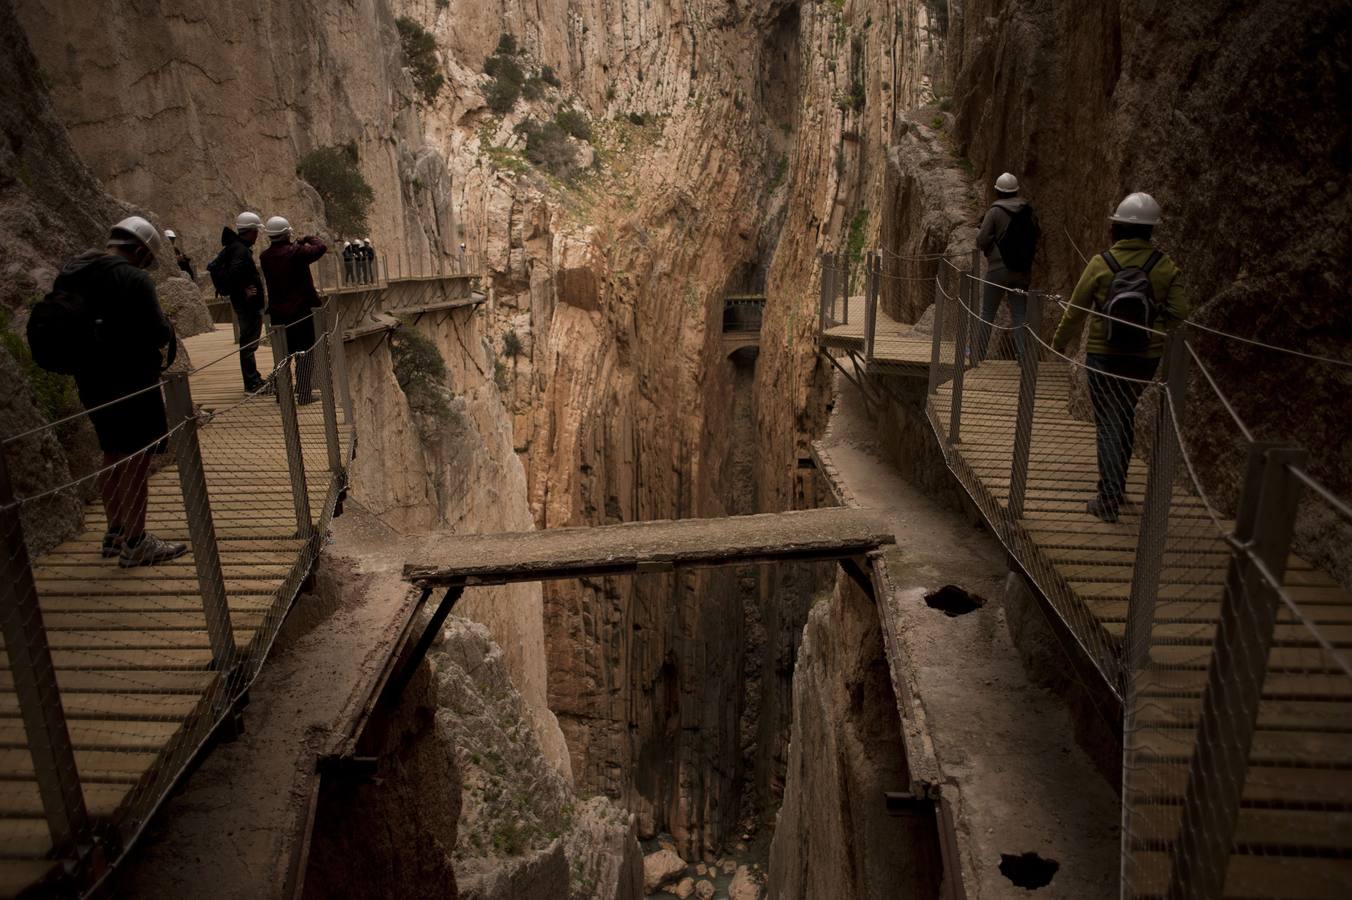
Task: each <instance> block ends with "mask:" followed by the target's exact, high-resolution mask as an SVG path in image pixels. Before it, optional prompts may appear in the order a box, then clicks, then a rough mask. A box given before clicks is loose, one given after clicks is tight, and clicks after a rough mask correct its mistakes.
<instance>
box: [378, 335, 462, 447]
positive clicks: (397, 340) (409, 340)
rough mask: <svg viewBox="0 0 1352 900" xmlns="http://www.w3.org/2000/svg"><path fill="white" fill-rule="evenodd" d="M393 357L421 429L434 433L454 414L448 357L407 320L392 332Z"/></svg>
mask: <svg viewBox="0 0 1352 900" xmlns="http://www.w3.org/2000/svg"><path fill="white" fill-rule="evenodd" d="M390 358H391V360H392V361H393V363H394V380H395V381H397V382H399V389H400V390H402V391H403V392H404V396H405V397H406V398H408V408H409V410H410V411H411V412H412V413H413V417H414V420H415V421H416V422H417V424H418V430H419V432H420V433H421V434H422V435H423V436H424V437H430V436H431V435H432V434H433V433H434V432H435V431H436V430H437V429H438V428H440V426H441V425H443V424H445V423H446V422H447V421H449V420H450V418H451V406H450V404H449V403H448V402H447V400H446V394H447V392H448V389H447V385H446V362H445V360H443V359H442V358H441V354H440V353H438V352H437V346H436V344H434V343H432V342H431V341H430V340H428V339H427V338H426V337H424V336H423V335H422V334H421V333H420V332H419V331H418V330H417V329H416V328H413V327H411V326H409V325H407V324H406V325H405V326H404V327H402V328H398V329H396V330H394V331H393V332H391V333H390Z"/></svg>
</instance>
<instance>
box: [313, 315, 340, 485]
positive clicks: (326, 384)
mask: <svg viewBox="0 0 1352 900" xmlns="http://www.w3.org/2000/svg"><path fill="white" fill-rule="evenodd" d="M315 324H316V326H318V329H317V330H318V331H319V333H318V334H317V335H315V351H314V352H315V370H316V371H318V372H319V373H320V376H321V377H322V378H323V381H322V382H320V388H321V390H320V392H319V393H320V397H319V402H320V403H321V404H322V405H323V407H324V444H325V446H326V447H328V451H329V471H330V472H332V473H333V477H334V478H335V479H341V478H342V476H343V448H342V445H341V444H339V443H338V406H337V404H336V403H335V402H334V396H333V392H334V387H335V385H336V384H337V381H338V379H337V376H336V375H335V374H334V370H333V366H332V365H330V361H331V357H330V354H329V338H330V335H331V329H332V327H333V326H332V316H331V314H330V310H329V307H328V305H327V304H326V305H325V306H322V307H320V308H319V309H317V310H315Z"/></svg>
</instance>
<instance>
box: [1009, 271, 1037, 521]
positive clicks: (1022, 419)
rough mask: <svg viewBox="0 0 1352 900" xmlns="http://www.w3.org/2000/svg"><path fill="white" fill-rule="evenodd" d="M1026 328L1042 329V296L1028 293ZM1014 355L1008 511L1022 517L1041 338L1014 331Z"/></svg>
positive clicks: (1031, 440) (1013, 516)
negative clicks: (1014, 402)
mask: <svg viewBox="0 0 1352 900" xmlns="http://www.w3.org/2000/svg"><path fill="white" fill-rule="evenodd" d="M1024 328H1026V329H1028V330H1029V331H1030V332H1032V333H1033V334H1035V335H1036V334H1041V333H1042V298H1041V297H1040V296H1038V295H1037V294H1029V295H1028V317H1027V321H1026V322H1025V324H1024ZM1014 348H1015V355H1016V356H1017V357H1018V360H1019V412H1018V418H1017V419H1016V420H1015V423H1014V463H1013V466H1012V468H1011V469H1010V473H1009V514H1010V516H1011V517H1012V518H1014V519H1021V518H1023V501H1024V498H1025V496H1026V494H1027V493H1028V461H1029V457H1030V456H1031V454H1032V447H1033V411H1034V404H1035V401H1036V400H1037V367H1038V356H1039V354H1038V342H1037V341H1036V340H1033V339H1028V338H1026V336H1025V335H1023V334H1021V333H1020V334H1017V335H1015V339H1014Z"/></svg>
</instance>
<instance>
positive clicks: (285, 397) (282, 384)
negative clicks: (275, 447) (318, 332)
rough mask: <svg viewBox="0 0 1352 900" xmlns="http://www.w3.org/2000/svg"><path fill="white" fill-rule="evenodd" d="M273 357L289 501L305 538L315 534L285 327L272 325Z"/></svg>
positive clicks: (270, 334)
mask: <svg viewBox="0 0 1352 900" xmlns="http://www.w3.org/2000/svg"><path fill="white" fill-rule="evenodd" d="M268 332H269V336H270V337H271V339H272V358H273V360H274V361H275V363H276V364H277V382H276V388H277V405H278V407H279V408H280V409H281V413H282V438H283V441H284V443H285V445H286V467H287V470H288V471H289V472H290V474H291V500H292V503H293V505H294V506H295V510H296V536H297V537H301V538H308V537H310V535H311V534H313V533H314V521H313V520H312V519H311V518H310V493H309V490H308V489H307V488H306V485H305V456H304V453H303V451H302V445H301V441H300V420H299V418H298V417H297V414H296V395H295V392H294V391H293V390H292V377H291V360H290V359H288V358H287V348H286V329H285V328H284V327H281V326H277V327H273V326H272V324H271V323H270V322H269V327H268Z"/></svg>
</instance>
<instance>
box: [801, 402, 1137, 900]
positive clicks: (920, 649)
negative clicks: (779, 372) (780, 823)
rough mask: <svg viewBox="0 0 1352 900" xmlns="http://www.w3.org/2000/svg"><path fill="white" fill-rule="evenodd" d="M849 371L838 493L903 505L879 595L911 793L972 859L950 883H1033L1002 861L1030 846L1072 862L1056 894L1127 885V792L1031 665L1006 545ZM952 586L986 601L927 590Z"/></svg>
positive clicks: (948, 852) (827, 468) (974, 886)
mask: <svg viewBox="0 0 1352 900" xmlns="http://www.w3.org/2000/svg"><path fill="white" fill-rule="evenodd" d="M837 381H838V386H837V388H838V399H837V403H836V407H835V411H834V413H833V416H832V422H831V425H830V428H829V430H828V432H827V435H826V436H825V437H824V438H823V439H822V440H821V441H818V442H816V443H815V444H814V447H813V454H814V457H815V458H816V460H817V464H818V468H819V470H820V472H821V473H822V475H823V477H824V478H825V480H826V481H827V483H828V484H829V486H830V489H831V491H832V492H833V493H834V494H835V496H836V499H837V500H838V502H840V503H841V504H842V505H844V506H854V507H860V506H862V507H867V508H869V509H870V510H871V511H872V512H874V513H875V514H879V515H882V516H884V517H886V518H888V519H889V520H890V521H891V523H892V526H893V528H894V530H895V534H896V536H897V543H896V545H895V546H892V547H887V548H883V549H882V550H880V551H879V552H877V553H875V554H872V556H871V561H872V564H873V565H872V579H873V586H874V595H875V598H876V608H877V611H878V615H879V620H880V625H881V628H882V631H883V635H884V644H885V647H886V652H887V656H888V660H887V662H888V669H889V672H890V674H891V682H892V686H893V691H894V693H895V697H896V703H897V710H898V714H899V717H900V720H901V727H902V731H903V735H902V737H903V740H904V744H905V751H906V755H907V769H908V772H909V776H910V792H911V793H912V794H914V795H916V796H917V797H923V798H929V799H932V800H934V801H936V813H937V815H938V818H939V823H938V824H939V827H940V828H941V829H950V828H951V830H950V831H949V832H948V834H947V835H945V834H943V833H941V835H940V841H941V843H943V842H944V841H945V840H947V841H949V842H950V843H949V846H945V847H944V848H943V850H944V856H945V863H946V865H952V861H951V856H952V855H956V856H957V858H958V860H959V861H960V867H961V874H962V884H961V886H958V885H954V884H952V883H951V882H949V883H946V884H945V885H944V893H943V896H945V897H962V896H966V897H969V898H974V897H1005V896H1027V893H1028V892H1027V891H1026V890H1024V889H1023V888H1021V887H1016V886H1015V885H1014V883H1013V882H1011V881H1010V880H1009V878H1008V877H1006V875H1005V874H1003V873H1002V872H1001V863H1002V859H1003V857H1004V856H1005V855H1010V856H1019V855H1022V854H1025V853H1036V854H1038V855H1039V856H1041V857H1043V858H1045V859H1050V860H1055V861H1056V862H1057V863H1058V867H1057V869H1056V872H1055V874H1054V876H1053V877H1052V880H1051V882H1050V883H1049V884H1047V885H1046V886H1045V887H1044V888H1042V889H1041V890H1040V891H1039V893H1041V894H1042V895H1043V896H1049V897H1109V896H1116V894H1117V892H1118V891H1117V880H1118V858H1119V853H1118V850H1119V834H1120V831H1119V817H1120V811H1119V809H1120V808H1119V802H1118V798H1117V795H1116V793H1115V791H1114V789H1113V787H1112V786H1111V785H1110V784H1108V783H1107V782H1106V781H1105V780H1104V778H1103V777H1102V776H1101V775H1100V774H1099V772H1098V771H1097V770H1096V768H1095V766H1094V764H1093V762H1092V761H1091V759H1090V758H1089V756H1088V755H1087V754H1086V753H1085V752H1084V750H1082V749H1081V748H1080V747H1079V746H1078V745H1077V744H1076V741H1075V728H1074V725H1073V722H1072V721H1071V717H1070V715H1069V713H1068V711H1067V709H1066V708H1065V706H1064V704H1063V703H1062V702H1061V701H1060V699H1059V698H1058V697H1057V696H1056V694H1054V693H1053V692H1052V691H1050V690H1047V689H1044V688H1042V687H1039V686H1037V685H1036V684H1035V683H1033V681H1032V680H1030V678H1029V676H1028V675H1027V674H1026V673H1025V671H1024V667H1023V664H1022V662H1021V657H1020V654H1019V651H1018V649H1017V648H1016V647H1015V646H1014V644H1013V642H1012V640H1011V638H1010V636H1009V632H1008V629H1007V627H1006V624H1005V610H1004V604H1003V603H1002V602H1001V598H1002V596H1003V590H1004V587H1003V586H1004V582H1005V579H1006V575H1007V568H1006V558H1005V554H1004V551H1003V549H1002V548H1001V547H1000V545H999V543H998V542H997V541H996V540H995V539H994V538H993V537H992V536H991V535H990V534H989V533H988V532H986V531H985V530H984V529H983V528H978V527H974V526H973V525H972V523H971V521H970V520H969V519H968V518H966V517H964V516H963V515H961V514H960V513H958V512H956V511H953V510H951V509H947V508H945V507H944V506H942V505H940V504H937V503H936V502H935V501H934V500H932V499H931V498H930V497H929V496H927V495H926V494H925V493H923V492H922V491H921V490H919V489H918V488H916V487H915V486H914V485H913V484H912V483H910V482H909V481H908V480H907V479H905V478H903V477H902V474H901V473H900V472H898V471H897V470H896V469H895V468H894V467H893V466H892V465H890V464H889V463H888V462H886V461H885V454H884V453H882V452H880V451H881V448H880V447H879V445H878V435H877V433H876V431H875V430H874V423H873V421H872V419H871V417H870V416H869V413H868V410H867V408H866V406H865V404H864V402H863V400H862V399H861V398H860V396H859V395H858V393H857V391H856V389H854V388H853V386H851V385H849V384H847V383H845V382H844V381H843V379H837ZM929 474H930V475H935V473H929ZM949 584H952V585H955V586H957V587H959V588H962V589H963V590H965V591H967V592H969V593H971V594H973V595H975V596H976V597H977V598H979V599H982V600H984V601H985V602H984V603H982V604H981V605H980V606H979V607H977V608H976V609H974V610H972V611H971V612H970V613H967V614H961V615H956V616H950V615H948V614H945V612H943V611H942V610H940V609H935V608H931V606H930V605H929V604H927V602H926V597H927V596H928V595H931V594H932V593H934V592H935V591H937V590H938V589H939V588H941V587H943V586H945V585H949ZM1066 666H1067V669H1068V670H1069V668H1070V663H1069V662H1068V661H1067V662H1066ZM877 802H880V803H881V802H882V798H878V800H877ZM945 817H947V818H948V822H947V823H945V821H944V819H945ZM946 874H947V873H946ZM946 881H947V879H946Z"/></svg>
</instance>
